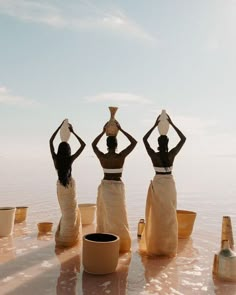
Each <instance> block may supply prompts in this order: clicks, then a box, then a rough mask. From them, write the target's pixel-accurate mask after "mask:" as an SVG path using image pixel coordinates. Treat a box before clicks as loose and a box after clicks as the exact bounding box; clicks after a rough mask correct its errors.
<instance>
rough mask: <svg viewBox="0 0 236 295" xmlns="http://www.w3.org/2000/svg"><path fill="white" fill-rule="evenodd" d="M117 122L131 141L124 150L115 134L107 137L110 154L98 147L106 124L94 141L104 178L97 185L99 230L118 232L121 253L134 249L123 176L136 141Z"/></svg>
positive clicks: (93, 145) (94, 148) (93, 144)
mask: <svg viewBox="0 0 236 295" xmlns="http://www.w3.org/2000/svg"><path fill="white" fill-rule="evenodd" d="M116 123H117V127H118V129H119V130H120V132H121V133H123V134H124V135H125V136H126V137H127V139H128V140H129V141H130V144H129V145H128V146H127V147H126V148H125V149H124V150H123V151H121V152H120V153H116V148H117V139H116V137H115V136H108V137H107V141H106V142H107V149H108V152H107V153H103V152H101V151H100V150H99V149H98V147H97V144H98V142H99V141H100V139H101V138H102V136H103V135H104V134H105V130H106V125H105V126H104V128H103V131H102V132H101V133H100V134H99V135H98V136H97V137H96V138H95V139H94V141H93V143H92V147H93V150H94V152H95V154H96V155H97V157H98V159H99V161H100V163H101V166H102V167H103V171H104V178H103V180H102V181H101V184H100V185H99V187H98V196H97V232H109V233H113V234H116V235H118V236H119V237H120V252H128V251H130V248H131V238H130V233H129V226H128V219H127V212H126V204H125V188H124V183H123V182H122V180H121V177H122V171H123V165H124V161H125V158H126V156H128V154H129V153H130V152H131V151H132V150H133V149H134V147H135V145H136V143H137V141H136V140H135V139H134V138H133V137H132V136H131V135H130V134H128V133H127V132H126V131H124V130H123V129H122V128H121V127H120V125H119V124H118V122H116Z"/></svg>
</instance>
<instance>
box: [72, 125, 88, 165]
mask: <svg viewBox="0 0 236 295" xmlns="http://www.w3.org/2000/svg"><path fill="white" fill-rule="evenodd" d="M69 130H70V132H71V133H72V134H74V136H75V137H76V138H77V139H78V141H79V143H80V147H79V149H78V150H77V151H76V152H75V153H74V154H73V155H72V156H71V158H72V162H73V161H74V160H75V159H76V158H77V157H78V156H79V155H80V154H81V153H82V151H83V149H84V148H85V146H86V144H85V142H84V141H83V140H82V139H81V138H80V137H79V136H78V135H77V134H76V133H75V132H74V130H73V127H72V125H71V124H70V125H69Z"/></svg>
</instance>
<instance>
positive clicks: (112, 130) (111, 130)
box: [106, 107, 119, 136]
mask: <svg viewBox="0 0 236 295" xmlns="http://www.w3.org/2000/svg"><path fill="white" fill-rule="evenodd" d="M109 110H110V115H111V117H110V120H109V121H108V123H107V125H106V135H107V136H116V135H117V133H118V131H119V129H118V127H117V124H116V120H115V113H116V111H117V110H118V108H117V107H109Z"/></svg>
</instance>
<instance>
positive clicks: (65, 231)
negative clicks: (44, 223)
mask: <svg viewBox="0 0 236 295" xmlns="http://www.w3.org/2000/svg"><path fill="white" fill-rule="evenodd" d="M57 198H58V202H59V205H60V208H61V214H62V216H61V219H60V222H59V224H58V227H57V230H56V235H55V241H56V246H59V247H71V246H74V245H75V244H76V243H77V242H78V241H79V233H80V224H81V223H80V212H79V209H78V203H77V200H76V185H75V181H74V179H73V178H72V177H71V180H70V183H69V185H68V186H67V187H65V186H64V185H62V184H61V183H60V182H59V180H58V181H57Z"/></svg>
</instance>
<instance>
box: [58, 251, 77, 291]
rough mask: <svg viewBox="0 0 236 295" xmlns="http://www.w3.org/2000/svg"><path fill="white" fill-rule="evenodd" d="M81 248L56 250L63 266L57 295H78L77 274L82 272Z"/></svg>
mask: <svg viewBox="0 0 236 295" xmlns="http://www.w3.org/2000/svg"><path fill="white" fill-rule="evenodd" d="M79 252H80V248H70V249H67V250H62V249H59V248H56V251H55V253H56V255H57V258H58V260H59V262H60V264H61V269H60V276H59V277H58V280H57V288H56V290H57V295H62V294H68V295H76V294H78V292H77V287H76V285H77V281H78V278H77V274H78V273H79V272H80V256H79V254H77V253H79Z"/></svg>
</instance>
